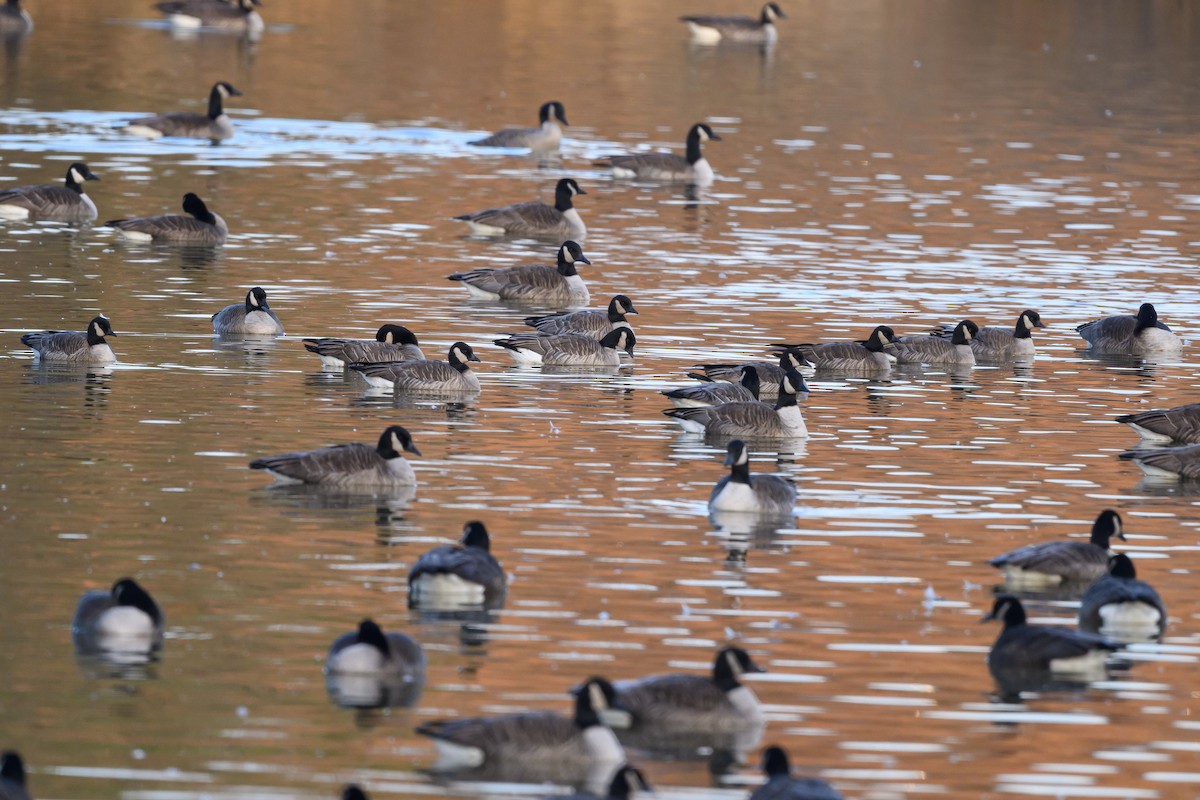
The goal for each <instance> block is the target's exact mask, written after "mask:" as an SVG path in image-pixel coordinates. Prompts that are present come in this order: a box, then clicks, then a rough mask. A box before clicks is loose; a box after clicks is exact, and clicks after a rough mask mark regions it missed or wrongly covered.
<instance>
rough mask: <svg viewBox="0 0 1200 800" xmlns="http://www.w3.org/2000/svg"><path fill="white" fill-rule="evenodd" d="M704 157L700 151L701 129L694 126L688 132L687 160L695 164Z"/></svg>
mask: <svg viewBox="0 0 1200 800" xmlns="http://www.w3.org/2000/svg"><path fill="white" fill-rule="evenodd" d="M703 157H704V156H703V154H702V153H701V152H700V129H699V128H692V130H691V131H689V132H688V137H687V162H688V163H689V164H695V163H696V162H697V161H699V160H700V159H701V158H703Z"/></svg>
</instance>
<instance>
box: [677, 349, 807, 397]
mask: <svg viewBox="0 0 1200 800" xmlns="http://www.w3.org/2000/svg"><path fill="white" fill-rule="evenodd" d="M744 366H751V367H754V369H755V370H756V371H757V372H758V397H759V399H760V400H764V401H766V400H774V399H775V398H776V396H777V395H776V392H778V390H779V381H780V379H781V378H783V376H784V373H786V372H787V371H788V370H789V369H794V370H796V371H797V372H799V373H800V374H802V375H803V374H804V371H805V370H809V371H810V372H811V370H812V364H810V363H809V362H808V361H807V360H806V359H805V358H804V356H803V355H802V354H801V352H800V351H799V350H797V349H796V348H794V347H790V348H788V349H786V350H784V351H783V352H782V353H780V354H779V361H778V362H773V361H749V362H746V363H743V364H700V365H698V366H696V367H693V369H698V370H700V372H701V373H702V374H703V375H704V376H705V377H707V378H709V379H711V380H714V381H726V382H727V383H739V382H741V380H742V367H744ZM688 377H689V378H696V379H697V380H704V378H702V377H700V375H699V374H694V373H691V372H689V373H688ZM801 391H804V392H807V391H808V387H807V386H806V387H804V388H803V389H801Z"/></svg>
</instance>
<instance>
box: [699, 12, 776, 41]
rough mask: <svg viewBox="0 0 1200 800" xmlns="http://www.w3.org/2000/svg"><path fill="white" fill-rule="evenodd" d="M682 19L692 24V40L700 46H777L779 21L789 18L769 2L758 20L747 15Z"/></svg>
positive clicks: (700, 16) (701, 16)
mask: <svg viewBox="0 0 1200 800" xmlns="http://www.w3.org/2000/svg"><path fill="white" fill-rule="evenodd" d="M679 19H680V21H681V22H686V23H687V24H688V30H689V31H691V34H692V41H694V42H697V43H699V44H716V43H717V42H720V41H726V42H745V43H748V44H774V43H775V40H776V39H777V38H778V36H779V34H778V32H777V31H776V30H775V20H777V19H787V15H786V14H784V13H783V9H781V8H780V7H779V5H778V4H777V3H767V4H766V5H765V6H763V7H762V13H761V14H759V16H758V19H755V18H754V17H745V16H733V17H717V16H706V15H703V14H700V15H694V16H688V17H680V18H679Z"/></svg>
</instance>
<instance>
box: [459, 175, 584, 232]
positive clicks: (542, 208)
mask: <svg viewBox="0 0 1200 800" xmlns="http://www.w3.org/2000/svg"><path fill="white" fill-rule="evenodd" d="M578 194H587V192H585V191H584V190H583V189H580V188H579V184H578V183H576V182H575V180H574V179H573V178H562V179H560V180H559V182H558V186H556V187H555V189H554V205H552V206H549V205H546V204H545V203H543V202H540V201H536V200H535V201H533V202H529V203H514V204H513V205H511V206H504V207H503V208H489V209H487V210H485V211H475V212H473V213H471V214H462V215H460V216H457V217H455V218H454V219H457V220H461V221H463V222H465V223H467V224H468V225H470V226H471V233H475V234H479V235H481V236H503V235H504V234H508V235H510V236H545V237H549V238H553V239H558V240H559V241H562V240H563V239H582V238H583V237H584V236H586V235H587V228H586V227H585V226H584V224H583V220H582V219H581V218H580V217H579V212H578V211H577V210H576V209H575V205H574V203H572V202H571V198H572V197H574V196H575V195H578Z"/></svg>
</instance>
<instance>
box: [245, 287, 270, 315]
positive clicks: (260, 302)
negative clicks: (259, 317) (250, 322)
mask: <svg viewBox="0 0 1200 800" xmlns="http://www.w3.org/2000/svg"><path fill="white" fill-rule="evenodd" d="M270 310H271V307H270V306H269V305H267V290H266V289H264V288H262V287H261V286H255V287H254V288H253V289H251V290H250V291H248V292H246V313H247V314H249V313H250V312H251V311H270Z"/></svg>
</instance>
